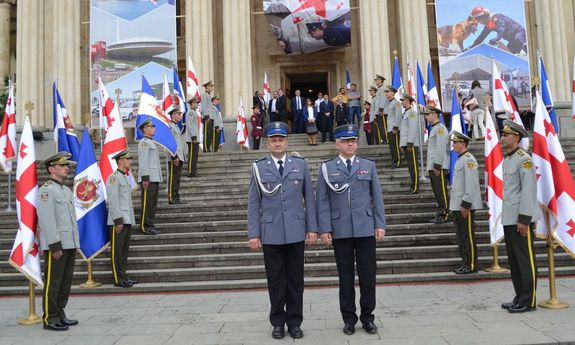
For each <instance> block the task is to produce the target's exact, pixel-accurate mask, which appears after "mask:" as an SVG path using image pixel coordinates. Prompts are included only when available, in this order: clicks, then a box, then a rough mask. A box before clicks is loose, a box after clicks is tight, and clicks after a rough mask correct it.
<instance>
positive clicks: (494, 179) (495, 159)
mask: <svg viewBox="0 0 575 345" xmlns="http://www.w3.org/2000/svg"><path fill="white" fill-rule="evenodd" d="M485 109H486V113H485V127H486V135H485V198H486V200H487V208H488V212H489V234H490V237H491V244H492V245H494V244H496V243H497V242H499V241H500V240H501V239H502V238H503V225H502V224H501V215H502V212H503V151H501V144H500V143H499V136H498V135H497V130H496V129H495V123H493V118H492V117H491V114H490V113H489V108H488V107H486V108H485Z"/></svg>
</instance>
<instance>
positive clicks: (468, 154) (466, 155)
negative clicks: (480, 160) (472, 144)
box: [465, 152, 473, 157]
mask: <svg viewBox="0 0 575 345" xmlns="http://www.w3.org/2000/svg"><path fill="white" fill-rule="evenodd" d="M465 157H473V155H472V154H471V153H469V152H467V153H466V154H465Z"/></svg>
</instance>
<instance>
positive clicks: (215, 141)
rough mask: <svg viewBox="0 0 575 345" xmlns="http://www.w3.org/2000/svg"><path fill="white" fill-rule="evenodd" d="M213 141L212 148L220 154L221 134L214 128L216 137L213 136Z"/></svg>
mask: <svg viewBox="0 0 575 345" xmlns="http://www.w3.org/2000/svg"><path fill="white" fill-rule="evenodd" d="M218 129H220V128H219V127H218ZM212 141H213V144H212V146H213V148H214V149H213V151H214V152H218V151H219V149H220V132H218V130H216V129H215V128H214V136H213V139H212Z"/></svg>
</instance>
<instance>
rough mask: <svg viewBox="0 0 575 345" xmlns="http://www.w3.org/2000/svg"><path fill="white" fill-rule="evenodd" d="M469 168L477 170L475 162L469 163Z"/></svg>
mask: <svg viewBox="0 0 575 345" xmlns="http://www.w3.org/2000/svg"><path fill="white" fill-rule="evenodd" d="M467 168H469V169H473V168H475V163H473V162H471V161H470V162H467Z"/></svg>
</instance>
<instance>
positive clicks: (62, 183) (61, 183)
mask: <svg viewBox="0 0 575 345" xmlns="http://www.w3.org/2000/svg"><path fill="white" fill-rule="evenodd" d="M49 180H50V181H52V182H55V183H57V184H59V185H60V186H63V185H64V182H63V181H62V182H60V181H58V180H56V179H55V178H53V177H50V179H49Z"/></svg>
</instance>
